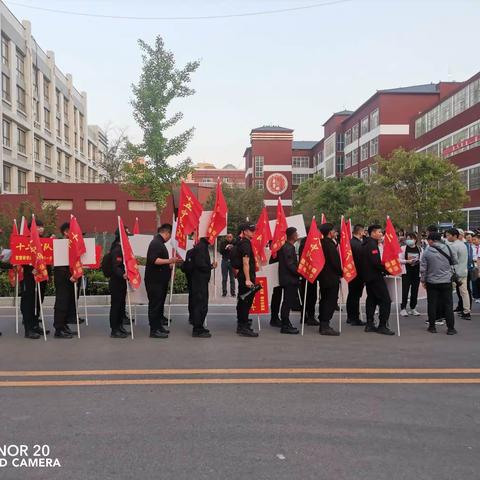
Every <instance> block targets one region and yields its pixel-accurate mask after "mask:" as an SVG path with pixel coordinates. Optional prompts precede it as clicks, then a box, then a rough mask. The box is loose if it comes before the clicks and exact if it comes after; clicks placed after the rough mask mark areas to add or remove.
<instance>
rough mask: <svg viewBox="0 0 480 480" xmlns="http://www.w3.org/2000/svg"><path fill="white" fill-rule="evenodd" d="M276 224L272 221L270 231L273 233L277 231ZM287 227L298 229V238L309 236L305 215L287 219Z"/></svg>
mask: <svg viewBox="0 0 480 480" xmlns="http://www.w3.org/2000/svg"><path fill="white" fill-rule="evenodd" d="M275 223H276V220H270V222H269V224H270V230H271V231H272V235H273V232H274V231H275ZM287 225H288V226H289V227H295V228H296V229H297V233H298V238H303V237H306V236H307V229H306V228H305V220H304V218H303V215H302V214H301V213H299V214H298V215H292V216H290V217H287Z"/></svg>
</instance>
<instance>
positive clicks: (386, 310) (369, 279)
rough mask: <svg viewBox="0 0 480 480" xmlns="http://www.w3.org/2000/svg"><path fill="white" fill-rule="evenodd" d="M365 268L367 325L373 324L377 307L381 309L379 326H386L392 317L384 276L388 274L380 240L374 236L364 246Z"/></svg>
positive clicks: (363, 273) (363, 272) (363, 269)
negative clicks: (379, 243) (383, 261)
mask: <svg viewBox="0 0 480 480" xmlns="http://www.w3.org/2000/svg"><path fill="white" fill-rule="evenodd" d="M362 251H363V256H362V258H363V268H362V276H363V279H364V280H365V284H366V287H367V301H366V305H365V310H366V314H367V325H370V326H371V325H373V323H374V315H375V309H376V308H377V305H378V306H379V309H380V314H379V319H380V323H379V326H381V327H386V326H387V324H388V318H389V317H390V308H391V303H392V301H391V299H390V294H389V293H388V288H387V285H386V283H385V278H384V276H385V275H386V274H387V272H386V270H385V267H384V266H383V265H382V260H381V258H380V250H379V248H378V242H377V241H376V240H374V239H373V238H367V239H366V240H365V243H364V244H363V247H362Z"/></svg>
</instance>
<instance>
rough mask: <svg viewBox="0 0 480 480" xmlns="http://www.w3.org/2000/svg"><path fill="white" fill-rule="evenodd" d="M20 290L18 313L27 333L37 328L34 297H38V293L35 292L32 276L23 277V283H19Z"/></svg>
mask: <svg viewBox="0 0 480 480" xmlns="http://www.w3.org/2000/svg"><path fill="white" fill-rule="evenodd" d="M20 289H21V293H20V295H21V298H20V311H21V312H22V317H23V326H24V328H25V332H28V331H29V330H32V329H33V328H35V327H36V326H37V320H36V312H35V295H38V293H36V290H35V280H34V278H33V275H25V277H24V279H23V281H22V282H21V283H20ZM37 303H38V300H37Z"/></svg>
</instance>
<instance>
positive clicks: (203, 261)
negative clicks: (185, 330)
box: [189, 238, 216, 338]
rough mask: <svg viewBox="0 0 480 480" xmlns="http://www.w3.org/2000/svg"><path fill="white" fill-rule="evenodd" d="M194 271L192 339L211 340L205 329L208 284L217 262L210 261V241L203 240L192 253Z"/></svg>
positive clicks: (191, 285)
mask: <svg viewBox="0 0 480 480" xmlns="http://www.w3.org/2000/svg"><path fill="white" fill-rule="evenodd" d="M192 256H193V257H192V261H193V270H192V273H191V283H190V288H191V296H189V299H190V298H191V302H192V308H191V312H192V325H193V332H192V337H197V338H210V337H211V336H212V334H211V333H210V330H208V329H207V328H205V326H204V325H205V318H206V317H207V313H208V284H209V282H210V277H211V273H212V268H216V264H215V262H213V263H212V262H211V260H210V252H209V251H208V240H207V239H206V238H201V239H200V241H199V242H198V243H197V244H196V245H195V247H194V249H193V252H192Z"/></svg>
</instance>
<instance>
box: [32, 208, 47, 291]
mask: <svg viewBox="0 0 480 480" xmlns="http://www.w3.org/2000/svg"><path fill="white" fill-rule="evenodd" d="M30 252H31V255H32V265H33V269H34V271H35V274H34V279H35V281H36V282H37V283H38V282H44V281H47V280H48V272H47V265H46V263H45V259H44V257H43V248H42V243H41V242H40V235H39V234H38V230H37V223H36V222H35V215H32V224H31V226H30Z"/></svg>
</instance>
